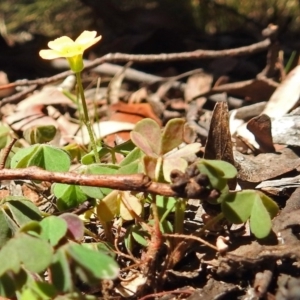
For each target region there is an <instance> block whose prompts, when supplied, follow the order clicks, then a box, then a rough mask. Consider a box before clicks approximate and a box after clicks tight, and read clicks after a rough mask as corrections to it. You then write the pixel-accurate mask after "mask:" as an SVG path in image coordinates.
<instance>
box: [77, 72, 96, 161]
mask: <svg viewBox="0 0 300 300" xmlns="http://www.w3.org/2000/svg"><path fill="white" fill-rule="evenodd" d="M76 79H77V84H78V91H79V93H80V97H81V103H82V110H83V122H84V124H85V126H86V128H87V131H88V134H89V136H90V141H91V144H92V148H93V151H94V155H95V160H96V163H100V158H99V154H98V151H97V145H96V142H95V137H94V134H93V130H92V126H91V122H90V119H89V114H88V109H87V105H86V101H85V96H84V91H83V86H82V81H81V76H80V72H78V73H76Z"/></svg>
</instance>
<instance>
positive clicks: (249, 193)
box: [221, 190, 279, 238]
mask: <svg viewBox="0 0 300 300" xmlns="http://www.w3.org/2000/svg"><path fill="white" fill-rule="evenodd" d="M221 206H222V212H223V213H224V215H225V217H226V219H227V220H229V221H230V222H232V223H235V224H239V223H244V222H246V221H247V220H248V219H250V229H251V231H252V233H253V234H254V235H255V236H256V237H257V238H264V237H266V236H267V235H268V234H269V233H270V231H271V228H272V224H271V219H272V218H274V217H275V216H276V214H277V213H278V210H279V208H278V205H277V204H276V202H274V201H273V200H272V199H271V198H269V197H268V196H266V195H265V194H263V193H261V192H258V191H254V190H244V191H241V192H234V193H229V194H228V195H227V196H226V197H225V198H224V200H223V201H222V204H221Z"/></svg>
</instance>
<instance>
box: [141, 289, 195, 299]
mask: <svg viewBox="0 0 300 300" xmlns="http://www.w3.org/2000/svg"><path fill="white" fill-rule="evenodd" d="M194 292H195V291H193V290H176V291H165V292H160V293H154V294H149V295H146V296H144V297H142V298H140V300H146V299H150V298H156V297H159V296H165V295H169V294H188V295H192V294H193V293H194Z"/></svg>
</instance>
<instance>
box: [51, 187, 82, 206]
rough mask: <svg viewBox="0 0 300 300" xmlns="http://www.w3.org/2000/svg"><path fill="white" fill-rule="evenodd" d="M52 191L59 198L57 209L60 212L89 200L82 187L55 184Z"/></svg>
mask: <svg viewBox="0 0 300 300" xmlns="http://www.w3.org/2000/svg"><path fill="white" fill-rule="evenodd" d="M52 191H53V193H54V195H55V196H56V197H57V207H58V209H59V210H66V209H70V208H73V207H76V206H78V205H79V204H81V203H83V202H84V201H85V200H86V199H87V198H88V197H87V195H86V194H85V193H84V192H83V191H82V190H81V188H80V186H77V185H69V184H63V183H55V184H53V186H52Z"/></svg>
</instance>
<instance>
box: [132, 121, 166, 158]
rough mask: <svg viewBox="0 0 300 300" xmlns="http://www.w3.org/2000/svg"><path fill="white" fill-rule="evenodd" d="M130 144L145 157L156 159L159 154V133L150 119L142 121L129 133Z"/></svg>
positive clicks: (158, 128)
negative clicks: (143, 153)
mask: <svg viewBox="0 0 300 300" xmlns="http://www.w3.org/2000/svg"><path fill="white" fill-rule="evenodd" d="M130 138H131V140H132V142H133V143H134V144H135V145H136V146H137V147H139V148H140V149H141V150H142V151H143V152H145V154H146V155H148V156H151V157H157V156H158V155H159V154H160V143H161V132H160V127H159V126H158V124H157V123H156V122H155V121H153V120H152V119H148V118H147V119H143V120H141V121H140V122H138V123H137V124H136V125H135V127H134V129H133V130H132V131H131V132H130Z"/></svg>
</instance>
